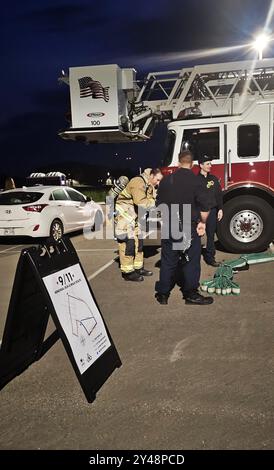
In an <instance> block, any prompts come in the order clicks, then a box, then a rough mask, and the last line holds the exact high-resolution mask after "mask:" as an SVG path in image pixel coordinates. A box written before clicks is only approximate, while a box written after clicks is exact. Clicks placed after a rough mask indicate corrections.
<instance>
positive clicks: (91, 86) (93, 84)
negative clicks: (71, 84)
mask: <svg viewBox="0 0 274 470" xmlns="http://www.w3.org/2000/svg"><path fill="white" fill-rule="evenodd" d="M78 82H79V87H80V98H87V97H88V96H91V97H92V98H95V99H100V98H102V99H103V100H105V101H106V102H108V101H109V93H108V90H109V86H106V87H103V86H102V85H101V83H100V82H98V81H97V80H93V79H92V78H91V77H83V78H79V80H78Z"/></svg>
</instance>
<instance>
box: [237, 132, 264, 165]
mask: <svg viewBox="0 0 274 470" xmlns="http://www.w3.org/2000/svg"><path fill="white" fill-rule="evenodd" d="M237 140H238V156H239V157H242V158H244V157H258V156H259V155H260V127H259V126H258V125H257V124H248V125H244V126H239V127H238V139H237Z"/></svg>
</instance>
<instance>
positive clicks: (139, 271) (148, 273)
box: [135, 268, 153, 276]
mask: <svg viewBox="0 0 274 470" xmlns="http://www.w3.org/2000/svg"><path fill="white" fill-rule="evenodd" d="M135 272H136V273H137V274H139V276H152V274H153V272H152V271H148V270H147V269H144V268H141V269H135Z"/></svg>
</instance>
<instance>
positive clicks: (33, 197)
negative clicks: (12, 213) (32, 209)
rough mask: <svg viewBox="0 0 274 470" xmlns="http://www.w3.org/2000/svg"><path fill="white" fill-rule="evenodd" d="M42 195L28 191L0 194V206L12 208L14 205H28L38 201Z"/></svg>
mask: <svg viewBox="0 0 274 470" xmlns="http://www.w3.org/2000/svg"><path fill="white" fill-rule="evenodd" d="M42 196H43V193H34V192H28V191H13V192H10V193H2V194H1V193H0V206H4V205H5V206H14V205H16V204H30V203H33V202H36V201H38V200H39V199H40V198H41V197H42Z"/></svg>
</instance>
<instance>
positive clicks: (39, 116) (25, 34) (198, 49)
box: [0, 0, 274, 175]
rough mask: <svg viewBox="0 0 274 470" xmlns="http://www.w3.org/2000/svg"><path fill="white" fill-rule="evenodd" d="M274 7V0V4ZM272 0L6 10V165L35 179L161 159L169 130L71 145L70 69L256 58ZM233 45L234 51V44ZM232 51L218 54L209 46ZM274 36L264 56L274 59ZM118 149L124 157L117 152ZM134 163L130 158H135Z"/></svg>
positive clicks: (158, 0) (1, 120)
mask: <svg viewBox="0 0 274 470" xmlns="http://www.w3.org/2000/svg"><path fill="white" fill-rule="evenodd" d="M273 3H274V2H273ZM271 6H272V1H271V0H138V1H136V2H132V1H130V0H125V1H119V0H99V1H98V0H78V1H76V0H39V1H37V0H26V1H24V2H23V1H21V0H20V1H19V0H14V1H13V2H7V1H6V2H5V4H4V5H3V6H2V12H1V13H2V15H1V19H0V21H1V25H0V34H1V38H0V39H1V48H2V54H1V62H2V63H1V87H0V90H1V91H0V92H1V113H0V126H1V133H0V138H1V170H0V174H10V175H26V174H27V173H28V172H30V171H35V170H36V169H37V168H39V167H41V166H43V165H48V164H51V163H52V169H54V170H58V164H60V165H61V164H62V163H63V162H66V161H73V162H76V161H78V162H79V164H81V163H90V164H100V165H105V166H108V167H109V168H111V167H112V166H113V165H115V166H120V167H125V166H130V165H131V168H132V169H133V170H135V169H137V168H138V167H140V166H141V167H142V168H144V167H148V166H155V165H156V164H158V163H159V161H160V159H161V156H162V148H163V138H164V132H163V129H161V128H159V129H158V131H156V132H155V134H154V138H152V140H151V142H149V143H141V144H140V143H130V144H119V145H118V144H116V145H113V144H105V145H102V144H97V145H90V146H86V145H84V144H80V143H74V142H69V141H68V142H65V141H62V140H61V139H60V137H58V135H57V133H58V130H60V129H62V128H65V127H68V124H67V122H66V121H65V113H66V112H67V111H68V110H69V93H68V92H69V88H68V87H67V86H66V85H64V84H63V85H60V84H59V83H58V77H59V76H60V74H61V70H62V69H64V70H65V71H68V68H69V67H70V66H84V65H96V64H108V63H117V64H118V65H120V66H121V67H125V66H127V67H134V68H135V69H136V70H137V71H138V73H139V75H137V78H140V77H141V76H143V75H144V73H145V72H152V71H160V70H168V69H171V70H172V69H177V68H182V67H183V66H188V65H194V64H199V63H218V62H225V61H229V60H241V59H246V58H253V57H254V51H251V50H250V49H248V47H242V48H238V49H237V48H235V49H232V47H233V46H238V45H247V44H250V43H251V42H252V41H253V39H254V35H255V34H256V32H258V31H259V30H261V29H262V28H264V27H265V26H267V28H268V30H269V33H272V29H273V20H272V15H271ZM230 47H231V49H229V48H230ZM216 48H225V50H224V51H221V52H220V53H219V54H217V53H216V52H217V51H215V53H214V51H211V52H210V51H209V52H208V54H207V55H206V56H205V54H204V52H205V51H206V50H208V49H216ZM273 53H274V42H272V43H271V44H270V46H269V47H268V49H267V50H266V51H265V53H264V57H273ZM116 153H117V154H118V156H116V158H115V157H114V156H115V154H116ZM129 155H130V156H131V157H132V160H130V161H126V156H129Z"/></svg>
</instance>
